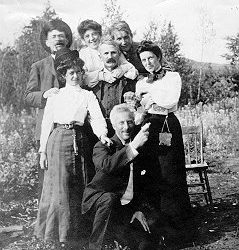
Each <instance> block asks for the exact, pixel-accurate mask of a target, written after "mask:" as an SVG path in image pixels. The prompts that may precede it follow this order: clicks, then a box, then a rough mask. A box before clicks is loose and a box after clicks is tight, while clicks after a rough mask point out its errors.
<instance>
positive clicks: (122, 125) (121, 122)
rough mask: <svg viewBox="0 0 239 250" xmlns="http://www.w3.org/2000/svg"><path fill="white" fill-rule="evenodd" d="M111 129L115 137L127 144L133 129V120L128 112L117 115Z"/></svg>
mask: <svg viewBox="0 0 239 250" xmlns="http://www.w3.org/2000/svg"><path fill="white" fill-rule="evenodd" d="M113 128H114V130H115V133H116V135H117V136H118V137H119V138H120V139H121V140H122V141H125V142H128V141H129V140H130V138H131V136H132V132H133V129H134V119H133V117H132V114H130V113H129V112H120V113H118V115H117V117H116V119H115V121H114V124H113Z"/></svg>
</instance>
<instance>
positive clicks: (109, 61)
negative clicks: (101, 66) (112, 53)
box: [106, 58, 116, 63]
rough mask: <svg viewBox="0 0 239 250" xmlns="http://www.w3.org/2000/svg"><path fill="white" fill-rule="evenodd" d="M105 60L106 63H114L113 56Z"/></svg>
mask: <svg viewBox="0 0 239 250" xmlns="http://www.w3.org/2000/svg"><path fill="white" fill-rule="evenodd" d="M106 62H107V63H116V60H115V59H114V58H110V59H108V60H107V61H106Z"/></svg>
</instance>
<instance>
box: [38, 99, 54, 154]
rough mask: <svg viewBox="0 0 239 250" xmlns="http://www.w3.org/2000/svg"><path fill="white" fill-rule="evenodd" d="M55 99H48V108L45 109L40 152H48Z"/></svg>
mask: <svg viewBox="0 0 239 250" xmlns="http://www.w3.org/2000/svg"><path fill="white" fill-rule="evenodd" d="M53 99H54V97H49V98H47V102H46V107H45V109H44V114H43V119H42V124H41V136H40V148H39V152H46V144H47V140H48V137H49V135H50V133H51V130H52V129H53V124H54V121H53Z"/></svg>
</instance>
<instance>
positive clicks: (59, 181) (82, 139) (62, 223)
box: [34, 126, 92, 242]
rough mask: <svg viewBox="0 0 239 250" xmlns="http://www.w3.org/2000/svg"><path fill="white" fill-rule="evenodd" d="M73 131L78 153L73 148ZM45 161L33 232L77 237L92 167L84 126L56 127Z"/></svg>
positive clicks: (54, 237)
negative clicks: (82, 202)
mask: <svg viewBox="0 0 239 250" xmlns="http://www.w3.org/2000/svg"><path fill="white" fill-rule="evenodd" d="M74 134H75V135H76V140H75V141H76V144H77V148H78V155H76V154H75V152H74V151H75V150H74V143H73V137H74ZM75 148H76V147H75ZM47 161H48V168H47V170H45V173H44V182H43V190H42V195H41V200H40V203H39V210H38V214H37V223H36V227H35V233H34V234H35V235H36V236H37V237H38V238H41V239H44V240H58V241H60V242H66V241H67V240H68V239H69V235H71V236H74V235H75V236H76V237H77V235H79V234H80V230H82V229H83V230H84V225H83V223H84V221H83V219H82V215H81V201H82V194H83V190H84V187H85V185H86V184H87V183H88V181H89V176H90V173H89V170H91V169H92V165H91V159H90V148H89V142H88V139H87V136H86V134H85V132H84V128H83V127H80V126H76V127H75V129H65V128H64V127H62V126H59V127H56V128H55V129H54V130H53V131H52V133H51V134H50V136H49V139H48V142H47Z"/></svg>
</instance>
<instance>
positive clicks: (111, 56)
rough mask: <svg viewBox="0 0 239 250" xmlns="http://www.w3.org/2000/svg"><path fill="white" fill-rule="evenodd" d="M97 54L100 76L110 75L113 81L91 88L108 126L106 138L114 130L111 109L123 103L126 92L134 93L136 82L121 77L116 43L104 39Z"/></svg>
mask: <svg viewBox="0 0 239 250" xmlns="http://www.w3.org/2000/svg"><path fill="white" fill-rule="evenodd" d="M99 53H100V57H101V60H102V62H103V65H104V67H103V68H102V69H101V70H100V74H103V75H104V74H107V73H109V72H111V73H112V77H114V80H113V81H111V82H107V81H106V80H102V81H99V83H98V84H97V85H96V86H95V87H94V88H93V92H94V93H95V94H96V96H97V98H98V100H99V103H100V106H101V110H102V113H103V115H104V117H105V119H106V122H107V126H108V131H109V132H108V137H111V136H113V134H114V130H113V128H112V125H111V123H110V120H109V115H110V111H111V110H112V108H113V107H114V106H115V105H117V104H120V103H122V102H123V101H124V99H123V95H124V94H125V93H126V92H128V91H133V92H134V91H135V83H136V80H132V79H129V78H126V76H125V75H123V76H122V74H121V69H120V67H119V58H120V53H121V52H120V49H119V46H118V44H117V43H116V42H114V41H113V40H112V39H111V38H109V37H106V38H104V39H103V40H102V41H101V44H100V45H99Z"/></svg>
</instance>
